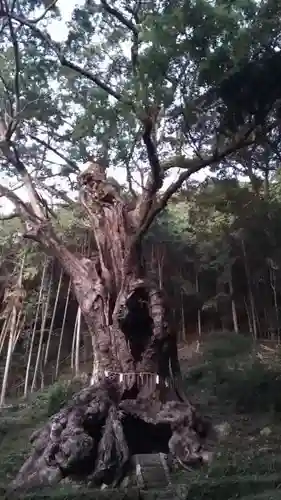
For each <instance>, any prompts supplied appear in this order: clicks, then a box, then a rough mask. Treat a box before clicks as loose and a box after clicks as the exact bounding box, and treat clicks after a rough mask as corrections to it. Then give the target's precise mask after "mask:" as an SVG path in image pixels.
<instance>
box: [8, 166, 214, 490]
mask: <svg viewBox="0 0 281 500" xmlns="http://www.w3.org/2000/svg"><path fill="white" fill-rule="evenodd" d="M80 183H81V190H80V201H81V203H82V205H83V206H84V208H85V209H86V211H87V213H88V215H89V218H90V221H91V224H92V228H93V231H94V234H95V239H96V244H97V250H98V251H97V255H95V256H94V257H93V258H92V259H87V258H85V259H83V260H82V261H80V263H79V265H77V266H76V267H75V266H74V265H73V266H72V260H71V259H70V260H67V259H68V257H67V253H65V254H64V255H63V256H62V255H60V256H59V258H60V259H61V262H62V263H63V264H64V266H65V267H67V266H68V272H69V274H70V275H71V279H72V285H73V288H74V291H75V294H76V297H77V300H78V303H79V307H80V308H81V312H82V314H83V316H84V319H85V321H86V323H87V325H88V328H89V330H90V332H91V335H92V339H93V348H94V354H95V365H96V369H95V377H94V380H93V384H92V385H91V386H90V387H89V388H87V389H84V390H83V391H82V392H80V393H79V394H77V395H76V396H75V397H74V398H73V400H72V401H71V403H70V404H69V405H68V406H67V407H66V408H64V409H63V410H61V411H60V412H59V413H58V414H57V415H55V416H54V417H52V418H51V420H50V421H49V422H48V423H47V424H46V426H44V427H43V429H41V430H39V431H38V432H37V433H36V434H35V435H34V436H33V437H32V442H33V453H32V455H31V456H30V458H29V459H28V460H27V462H26V463H25V464H24V465H23V467H22V469H21V470H20V472H19V474H18V476H17V477H16V479H15V481H14V483H13V487H15V488H18V487H22V486H29V485H35V484H41V483H52V482H55V481H58V480H60V479H61V478H62V477H65V476H72V477H76V476H85V475H87V476H90V478H91V480H92V481H93V482H94V483H95V484H101V483H105V484H113V485H118V484H119V483H120V481H121V479H122V477H123V476H124V475H125V474H126V471H127V470H128V467H129V465H130V458H131V457H132V455H134V454H138V453H150V452H166V453H168V452H171V453H172V454H173V455H174V456H175V457H176V458H177V459H178V461H180V463H181V464H182V465H184V466H185V465H187V464H190V463H194V462H196V463H199V462H200V461H202V459H203V458H204V456H206V454H204V453H203V452H202V450H203V445H204V440H205V438H206V435H207V429H208V428H209V424H207V423H206V422H205V421H204V420H203V419H201V418H200V417H199V416H198V415H197V413H196V411H195V409H194V407H193V406H192V405H191V404H190V402H189V401H187V400H186V398H185V395H184V391H183V388H182V383H181V372H180V366H179V362H178V357H177V344H176V337H175V336H173V335H171V334H170V332H169V325H168V321H167V304H166V303H165V300H164V297H163V296H162V295H161V293H160V291H159V289H158V288H157V286H156V285H155V284H154V283H152V282H151V281H149V280H148V279H147V276H146V268H145V264H144V262H143V260H142V253H141V240H142V238H141V235H142V223H141V221H142V220H144V213H143V212H144V210H146V208H145V207H147V205H148V204H149V203H150V201H149V200H146V203H143V199H142V200H141V202H136V203H133V204H132V203H131V202H130V201H128V200H126V198H125V197H123V196H122V194H121V193H120V192H119V191H118V190H117V187H116V186H114V185H113V184H112V183H109V182H108V181H107V178H106V173H105V171H104V169H103V168H102V167H100V165H99V164H94V163H92V164H91V166H90V167H89V168H88V169H87V170H86V171H85V172H84V173H83V174H81V176H80ZM73 262H74V261H73ZM81 265H82V268H83V272H81V269H82V268H81Z"/></svg>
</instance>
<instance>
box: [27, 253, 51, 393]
mask: <svg viewBox="0 0 281 500" xmlns="http://www.w3.org/2000/svg"><path fill="white" fill-rule="evenodd" d="M48 264H49V261H48V259H47V258H46V259H45V262H44V266H43V272H42V277H41V284H40V291H39V297H38V302H37V308H36V314H35V319H34V325H33V330H32V335H31V341H30V345H29V354H28V360H27V365H26V372H25V381H24V397H26V396H27V391H28V381H29V373H30V366H31V359H32V350H33V344H34V339H35V333H36V327H37V322H38V317H39V311H40V306H41V301H42V295H43V290H44V285H45V276H46V272H47V268H48Z"/></svg>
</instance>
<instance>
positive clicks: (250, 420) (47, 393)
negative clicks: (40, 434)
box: [0, 335, 281, 500]
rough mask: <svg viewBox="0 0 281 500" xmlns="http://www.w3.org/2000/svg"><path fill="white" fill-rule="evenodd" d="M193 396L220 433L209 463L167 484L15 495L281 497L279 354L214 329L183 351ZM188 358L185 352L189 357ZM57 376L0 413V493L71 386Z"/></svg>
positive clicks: (64, 499)
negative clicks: (198, 347) (194, 350)
mask: <svg viewBox="0 0 281 500" xmlns="http://www.w3.org/2000/svg"><path fill="white" fill-rule="evenodd" d="M182 357H183V358H185V359H183V361H182V364H183V368H184V372H185V377H186V387H187V391H188V394H189V395H190V397H191V399H192V402H194V403H195V405H198V406H199V408H200V410H201V412H202V413H203V414H205V415H208V416H210V417H211V418H212V419H213V421H214V423H218V424H222V428H223V429H224V433H225V436H224V439H222V440H221V441H220V442H219V443H218V445H217V446H216V456H215V459H214V461H213V463H212V465H211V466H210V467H208V468H203V469H201V470H197V471H192V472H186V471H184V472H178V473H177V474H175V476H174V477H173V484H172V486H171V487H166V486H165V487H164V488H162V489H159V488H157V489H155V488H154V489H148V490H147V491H142V492H139V491H138V490H127V491H124V490H123V491H118V490H116V491H112V490H104V491H102V492H101V491H97V490H90V489H89V488H85V487H79V488H77V487H74V486H73V485H71V484H67V483H65V484H62V485H61V486H59V487H57V488H52V490H51V491H50V490H48V489H46V490H45V491H43V490H40V491H39V492H38V491H36V492H35V493H29V494H25V495H23V496H20V495H19V494H17V499H19V498H24V499H25V500H31V499H34V500H35V499H38V500H40V499H47V498H49V499H51V500H72V499H73V500H74V499H75V500H82V499H83V500H87V499H93V498H95V499H104V500H109V499H113V500H114V499H116V500H121V499H122V500H125V499H126V500H131V499H137V498H138V499H140V498H141V499H145V500H152V499H154V500H158V499H159V500H160V499H166V500H168V499H169V500H172V499H182V500H185V499H186V500H187V499H188V500H203V499H204V500H205V499H208V500H228V499H237V498H239V499H243V500H254V499H255V500H277V499H280V500H281V354H280V352H279V350H278V349H276V350H275V351H274V352H271V353H270V354H268V351H262V350H261V349H259V350H257V349H255V350H253V347H252V344H251V343H250V342H249V341H248V340H247V339H246V338H244V337H237V336H236V337H234V336H232V335H231V336H229V335H228V337H226V336H222V335H217V336H212V338H211V339H210V340H208V342H206V343H205V344H204V346H203V348H202V354H200V355H199V354H197V355H195V356H194V359H193V362H192V363H191V362H190V359H189V360H186V356H182ZM188 357H189V356H188ZM74 389H77V387H76V388H74V387H73V386H70V387H67V386H66V385H65V384H62V383H57V384H56V385H55V386H53V387H52V388H50V389H49V390H47V389H46V390H44V391H41V392H40V393H37V394H34V395H33V397H32V398H31V399H30V401H29V402H28V404H26V405H25V406H19V405H18V407H13V408H9V409H6V410H2V412H1V414H0V464H1V465H0V498H5V489H6V486H7V484H8V483H9V482H10V481H11V479H12V478H13V477H14V476H15V473H16V472H17V471H18V469H19V467H20V466H21V464H22V463H23V461H24V458H25V457H26V455H28V450H29V444H28V440H29V437H30V435H31V433H32V432H33V430H34V429H36V428H37V427H38V426H40V425H42V424H43V423H44V422H45V421H46V419H47V418H48V417H49V416H50V415H51V414H53V413H55V412H56V411H58V410H59V408H60V407H61V405H63V403H64V402H65V401H66V400H67V399H68V398H69V397H70V395H71V392H72V391H74Z"/></svg>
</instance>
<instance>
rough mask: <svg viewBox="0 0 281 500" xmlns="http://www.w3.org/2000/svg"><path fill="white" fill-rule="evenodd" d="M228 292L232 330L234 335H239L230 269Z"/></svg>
mask: <svg viewBox="0 0 281 500" xmlns="http://www.w3.org/2000/svg"><path fill="white" fill-rule="evenodd" d="M229 292H230V296H231V312H232V321H233V329H234V331H235V333H239V326H238V319H237V310H236V303H235V299H234V290H233V282H232V269H230V275H229Z"/></svg>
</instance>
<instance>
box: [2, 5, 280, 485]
mask: <svg viewBox="0 0 281 500" xmlns="http://www.w3.org/2000/svg"><path fill="white" fill-rule="evenodd" d="M55 3H56V2H51V4H50V5H49V6H48V7H47V9H46V11H45V12H44V13H43V14H42V15H41V16H40V17H38V18H36V19H32V20H30V18H28V17H24V16H23V15H22V13H21V10H19V13H18V14H17V13H16V11H15V9H14V4H13V5H12V6H9V2H8V1H6V0H1V1H0V7H1V8H0V15H1V19H2V21H3V26H4V28H5V29H6V30H8V33H9V36H10V41H11V42H12V50H13V53H14V79H13V81H12V83H11V86H12V89H13V92H14V94H13V100H11V86H9V87H8V86H7V88H6V91H7V94H8V96H9V106H8V108H7V109H8V112H7V110H5V112H3V113H2V115H3V116H2V119H1V124H0V125H1V128H0V149H1V152H2V159H3V162H4V164H5V167H7V166H9V167H12V169H13V172H14V173H16V175H17V176H18V177H20V179H21V182H22V183H23V185H24V187H25V190H26V193H27V195H28V202H26V201H23V200H22V199H21V198H20V197H19V196H18V195H17V194H16V192H15V191H13V190H10V189H8V188H7V187H4V186H2V185H1V186H0V194H1V196H5V197H6V198H8V199H9V200H10V201H11V202H12V203H13V204H14V206H15V212H14V213H13V214H12V216H17V217H19V218H20V219H21V220H22V222H23V225H24V234H23V236H24V237H25V238H29V239H32V240H34V241H36V242H38V243H39V244H40V245H41V246H42V247H43V248H44V249H45V251H46V252H48V253H51V254H52V255H53V256H54V257H56V259H57V260H58V261H59V262H60V264H61V266H62V268H63V269H64V271H65V272H66V273H67V274H68V275H69V277H70V280H71V283H72V287H73V291H74V293H75V295H76V298H77V301H78V304H79V306H80V308H81V311H82V314H83V316H84V319H85V321H86V323H87V325H88V328H89V331H90V332H91V336H92V346H93V378H92V382H93V383H92V385H91V386H90V387H89V388H87V389H85V390H83V391H82V392H81V393H79V394H77V395H76V396H75V397H74V398H73V400H72V401H71V402H70V403H69V405H68V406H67V407H66V408H64V409H63V410H61V411H60V412H59V413H58V414H57V415H55V416H54V417H52V418H51V420H50V421H49V422H48V423H47V424H46V426H44V427H43V429H41V430H39V431H38V432H36V433H35V434H34V435H33V436H32V443H33V452H32V454H31V456H30V458H29V459H28V460H27V461H26V463H25V464H24V465H23V467H22V469H21V470H20V472H19V474H18V476H17V478H16V479H15V481H14V487H16V488H17V487H21V486H28V485H31V486H32V485H36V484H38V483H39V484H40V483H52V482H54V481H58V480H60V479H61V478H63V477H66V476H72V477H77V476H78V477H79V476H81V475H82V476H83V475H84V476H85V475H86V476H88V477H90V479H91V481H92V482H93V483H94V484H102V483H105V484H113V485H118V484H120V482H121V481H122V478H123V477H124V475H125V474H126V472H127V470H128V467H129V466H130V459H131V457H132V455H133V454H136V453H144V452H145V453H149V452H153V451H157V452H171V453H172V454H173V455H174V457H175V458H176V459H177V460H178V461H179V462H180V463H181V464H182V465H183V466H189V465H190V464H192V463H201V462H202V461H204V460H205V459H206V457H207V454H206V453H205V451H204V443H205V440H206V437H207V434H208V430H209V424H208V423H207V422H206V421H204V419H202V418H201V417H199V416H198V414H197V412H196V411H195V408H194V407H193V406H192V404H191V403H190V402H189V401H187V400H186V398H185V394H184V391H183V387H182V383H181V373H180V367H179V362H178V358H177V344H176V337H175V335H174V334H173V333H172V332H171V331H170V327H169V316H168V308H169V305H168V304H167V303H166V301H165V296H164V293H163V290H159V289H158V287H157V285H156V284H155V283H153V282H151V281H150V280H149V279H148V274H147V269H146V265H145V264H146V263H145V262H144V259H143V255H142V243H143V238H144V236H145V234H146V232H147V231H148V230H149V228H150V226H151V224H152V222H153V221H154V219H155V218H156V217H157V215H158V214H159V213H160V212H161V211H162V210H163V209H164V208H165V206H166V205H167V203H168V201H169V199H170V198H171V196H172V195H173V194H174V193H175V192H176V191H177V190H178V189H179V188H180V187H181V186H182V184H183V183H184V182H185V181H186V180H187V179H189V177H190V176H191V175H192V174H193V173H195V172H197V171H199V170H200V169H202V168H204V167H206V166H208V165H211V164H218V163H219V162H221V161H222V160H223V159H225V158H226V157H228V156H230V155H231V154H233V153H234V152H235V151H238V150H241V149H244V148H246V147H247V146H248V145H249V144H253V143H254V142H257V141H260V142H262V141H264V140H265V138H266V134H267V133H268V131H270V130H273V129H274V128H275V127H276V126H278V125H279V117H278V116H277V117H276V116H275V115H274V114H271V115H270V121H269V122H266V117H267V113H268V108H267V106H265V104H264V100H263V101H262V103H261V102H260V100H259V101H258V102H256V101H255V105H256V106H258V110H259V111H260V113H259V114H257V113H256V109H252V108H251V109H250V110H249V109H248V108H249V98H248V97H249V95H250V94H247V96H248V97H247V99H246V103H245V99H244V101H243V99H242V98H243V95H242V96H241V95H240V93H239V91H237V89H239V88H240V87H239V85H237V81H236V79H234V80H235V81H234V83H233V82H232V79H231V78H230V79H228V80H227V81H228V82H230V87H231V82H232V84H233V85H232V87H231V88H230V89H229V88H225V86H219V87H218V86H216V87H214V89H212V92H208V93H207V94H206V95H205V96H203V97H200V99H198V100H194V102H193V103H192V106H191V107H190V108H192V109H191V115H190V117H189V118H190V120H191V123H194V120H195V118H194V117H197V118H196V119H197V120H198V127H197V128H196V127H195V129H196V130H195V132H196V134H197V138H198V144H199V143H200V144H202V140H203V139H202V137H203V138H204V134H205V133H206V132H205V131H206V129H207V127H209V129H210V130H211V131H212V132H213V136H212V140H210V137H209V136H208V141H207V144H206V147H205V148H204V147H203V148H201V150H200V151H199V150H198V148H197V149H196V148H193V149H194V155H191V157H189V158H187V157H185V156H184V155H183V154H178V155H174V156H173V155H172V156H171V157H170V158H168V159H165V160H163V158H161V156H160V155H159V152H158V147H157V141H156V136H157V134H156V129H157V124H158V122H159V121H161V118H160V117H159V111H160V110H162V111H163V109H162V108H163V106H162V104H161V102H158V101H157V100H155V102H154V101H153V102H152V103H151V99H146V98H145V99H139V101H138V102H135V101H134V99H133V98H132V92H131V93H130V95H129V94H126V92H125V91H124V92H123V93H120V92H117V91H116V90H113V89H112V88H111V87H110V86H109V85H108V84H107V83H105V82H103V81H101V79H100V78H99V77H98V76H96V75H94V74H93V73H90V72H89V71H88V70H87V69H84V68H82V67H81V66H79V65H77V64H76V63H75V62H73V60H74V59H71V58H67V56H66V55H65V52H64V50H63V47H61V46H59V44H58V43H55V42H54V41H52V39H51V38H50V35H49V34H48V33H47V32H45V31H42V30H41V29H39V27H38V23H40V22H41V21H42V19H43V18H44V16H46V15H47V14H48V12H50V10H51V9H52V8H53V7H54V6H55ZM141 3H142V2H136V4H138V6H140V4H141ZM100 8H101V9H104V10H105V12H106V13H107V15H109V16H113V17H114V19H115V20H117V21H118V22H120V23H121V24H122V25H123V26H125V27H126V28H128V29H129V30H130V32H131V34H132V39H133V48H132V61H131V66H132V72H133V74H134V77H136V76H137V75H138V60H139V54H138V45H139V43H140V42H139V40H138V35H139V18H138V11H137V10H134V11H132V12H130V10H129V11H128V12H129V13H130V16H131V17H130V19H129V18H128V17H125V16H124V14H122V12H121V11H118V10H117V9H115V8H113V7H110V6H109V4H108V3H107V2H106V1H102V2H101V6H100ZM28 12H29V11H28ZM128 16H129V14H128ZM131 18H132V20H131ZM21 30H28V33H31V34H33V35H34V36H35V37H36V38H35V39H36V40H37V42H38V41H40V43H42V44H43V47H44V50H48V51H49V52H50V53H51V58H50V60H51V64H54V63H53V60H54V58H55V59H56V60H57V61H58V63H59V64H60V65H61V67H63V68H64V69H67V70H68V71H71V72H72V73H71V74H72V75H73V72H75V74H77V75H78V76H80V77H83V78H86V79H87V80H89V81H90V82H91V83H92V84H93V85H96V86H98V87H99V88H101V89H102V91H103V92H107V93H108V94H110V96H111V97H112V98H114V99H115V100H116V101H117V102H118V103H119V104H120V105H124V106H126V109H128V108H129V109H130V113H131V115H133V116H134V119H135V120H136V122H137V124H138V130H139V132H140V134H139V135H140V141H141V144H142V148H143V150H144V151H145V153H146V163H147V165H148V167H149V169H148V170H149V171H148V174H147V175H146V182H145V184H144V185H143V188H142V191H140V190H138V192H137V193H136V192H135V191H134V190H133V189H132V186H131V183H130V178H129V177H128V181H129V182H128V184H129V188H130V190H129V193H127V194H125V193H124V191H123V190H122V189H121V188H120V186H119V185H118V183H116V182H113V181H112V180H111V179H109V178H108V175H107V168H106V165H105V164H104V163H103V161H102V159H101V158H100V157H99V155H98V154H97V155H96V156H95V155H94V157H92V158H90V159H89V161H88V162H87V165H86V166H85V168H84V170H83V171H82V172H81V173H79V175H78V176H77V184H76V189H77V190H78V191H79V203H80V205H81V207H82V208H83V209H84V212H85V214H87V216H88V219H89V222H90V225H91V230H92V232H93V234H94V238H95V242H96V249H97V251H96V253H95V255H93V256H92V257H91V258H89V259H88V258H83V257H82V256H81V257H79V256H77V255H74V254H73V253H71V252H70V251H69V249H68V248H67V246H66V245H65V244H64V242H63V240H62V239H61V238H60V237H59V236H58V235H57V234H56V232H55V230H54V224H53V220H52V217H53V216H55V214H54V213H53V212H52V211H51V210H50V209H49V207H48V205H47V204H46V202H44V200H43V198H42V196H41V195H40V193H39V189H38V188H40V185H39V184H38V182H39V181H38V178H36V181H34V179H33V178H32V176H31V174H30V169H29V168H28V167H27V166H26V164H25V161H24V154H23V152H22V150H21V148H20V140H21V137H22V135H21V133H22V130H23V131H24V130H25V129H23V126H24V127H26V118H25V119H24V120H22V116H25V115H24V112H25V107H24V106H22V104H21V96H20V82H21V76H20V75H21V61H20V55H19V54H20V45H19V42H18V37H19V34H20V33H21ZM23 33H26V31H23ZM25 41H26V43H28V38H26V39H25ZM38 43H39V42H38ZM46 48H47V49H46ZM184 50H185V49H184ZM42 53H43V54H44V52H42ZM40 55H41V53H40ZM262 71H263V72H262ZM239 74H240V73H239ZM261 74H268V71H267V70H266V71H264V70H260V74H259V77H261ZM242 77H243V72H242ZM243 78H244V77H243ZM3 82H4V83H3ZM3 82H2V83H3V85H5V80H4V79H3ZM250 85H251V80H250ZM257 87H258V86H257ZM241 88H242V87H241ZM234 90H235V91H236V94H235V95H236V97H235V99H233V95H234V94H233V93H234ZM277 91H278V92H279V93H280V89H279V88H278V89H277ZM278 92H277V94H274V101H275V100H278V98H279V93H278ZM237 94H238V95H237ZM262 95H264V92H263V94H262ZM267 95H268V93H267ZM271 95H273V94H271ZM260 97H261V96H259V99H260ZM210 101H211V106H216V105H217V103H219V104H220V107H218V109H217V114H216V115H214V112H213V109H211V111H210V112H208V113H209V114H208V113H207V117H206V118H205V121H204V124H203V125H202V120H201V115H203V114H204V112H205V111H204V110H205V108H206V106H209V104H210ZM214 103H215V104H214ZM245 105H246V109H245ZM270 105H271V108H270V110H271V111H272V106H273V103H272V102H270ZM261 107H262V110H261ZM164 108H165V106H164ZM241 108H243V109H241ZM164 111H165V109H164ZM185 111H186V109H185V108H182V109H181V111H180V112H178V110H177V113H178V116H176V118H177V119H179V115H181V114H182V117H183V119H182V120H181V122H180V123H181V126H182V127H183V130H184V133H185V134H186V136H187V135H188V134H189V132H190V123H189V122H188V119H187V118H188V117H187V115H186V114H185ZM1 112H2V111H1ZM220 113H223V116H222V117H220V118H221V119H217V116H219V115H220ZM117 118H118V115H117V114H116V120H117ZM36 119H38V117H36ZM192 120H193V122H192ZM200 120H201V121H200ZM195 121H196V120H195ZM32 127H33V128H32ZM212 127H213V128H212ZM30 128H31V132H30V131H29V132H28V133H29V137H30V138H32V139H34V133H33V129H34V123H33V122H32V124H31V126H30ZM226 129H227V133H225V132H226ZM234 129H235V130H234ZM222 132H224V133H222ZM55 133H56V131H55V130H53V134H54V135H55ZM23 134H24V132H23ZM200 134H201V135H200ZM202 134H203V136H202ZM217 139H218V140H217ZM137 140H139V138H138V137H137ZM36 141H37V142H36V144H38V145H41V146H42V144H43V145H44V147H45V148H47V149H48V148H49V149H51V150H52V151H54V148H52V147H51V146H50V142H46V141H45V142H44V141H43V139H42V138H40V137H37V138H36ZM140 141H139V142H140ZM200 141H201V142H200ZM200 147H201V146H200ZM35 151H36V150H35V148H34V149H33V151H32V154H33V155H34V154H35ZM54 152H55V153H56V154H57V155H59V156H60V157H61V156H62V155H61V153H60V152H59V151H58V150H55V151H54ZM44 154H45V150H44ZM64 160H65V161H66V163H67V164H68V166H69V167H70V168H72V169H73V171H75V170H76V171H77V168H76V165H75V164H74V162H73V160H72V159H71V158H64ZM171 168H178V169H180V170H181V173H180V174H179V175H178V177H177V179H176V180H175V181H174V182H171V184H170V186H169V187H168V188H167V189H166V190H164V189H163V182H164V177H165V175H166V172H168V171H169V170H170V169H171ZM36 182H37V184H36ZM56 194H58V193H56ZM59 195H62V193H61V192H60V193H59ZM62 196H63V197H64V200H65V199H67V196H66V195H65V194H64V195H62ZM140 436H141V439H140V438H139V437H140Z"/></svg>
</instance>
